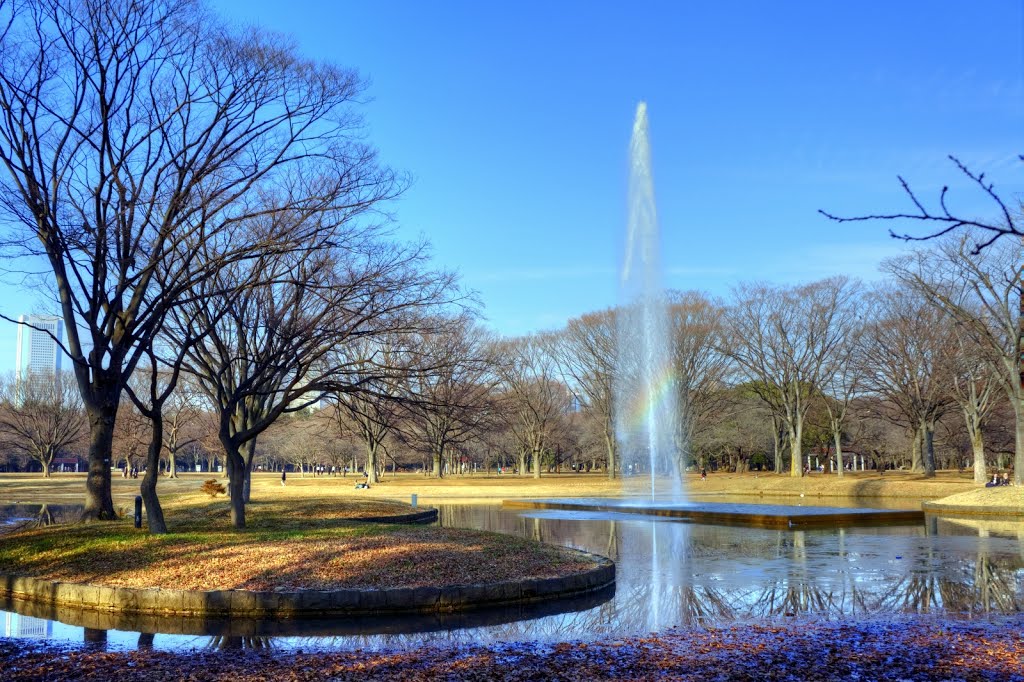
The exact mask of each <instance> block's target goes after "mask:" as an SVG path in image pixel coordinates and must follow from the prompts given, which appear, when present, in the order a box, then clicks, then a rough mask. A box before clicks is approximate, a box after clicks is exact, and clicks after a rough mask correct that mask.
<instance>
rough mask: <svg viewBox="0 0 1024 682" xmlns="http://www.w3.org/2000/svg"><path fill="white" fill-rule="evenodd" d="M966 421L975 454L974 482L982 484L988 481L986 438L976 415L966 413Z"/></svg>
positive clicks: (972, 450)
mask: <svg viewBox="0 0 1024 682" xmlns="http://www.w3.org/2000/svg"><path fill="white" fill-rule="evenodd" d="M964 421H965V422H966V423H967V432H968V434H969V435H970V437H971V452H972V453H973V454H974V482H975V483H978V484H981V483H985V482H986V481H987V480H988V468H987V467H986V466H985V436H984V434H982V432H981V425H980V424H979V423H978V420H977V419H976V418H975V416H974V415H971V414H969V413H968V412H967V411H966V410H965V411H964Z"/></svg>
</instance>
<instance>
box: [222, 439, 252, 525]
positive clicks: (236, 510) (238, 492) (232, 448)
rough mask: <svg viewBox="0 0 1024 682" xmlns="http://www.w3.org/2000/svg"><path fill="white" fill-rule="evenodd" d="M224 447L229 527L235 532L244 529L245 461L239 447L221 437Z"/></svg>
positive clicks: (246, 478)
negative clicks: (229, 517) (229, 513)
mask: <svg viewBox="0 0 1024 682" xmlns="http://www.w3.org/2000/svg"><path fill="white" fill-rule="evenodd" d="M220 442H221V445H223V446H224V460H225V464H226V465H227V470H228V497H230V498H231V525H232V526H234V528H235V529H236V530H241V529H243V528H245V502H246V500H245V482H246V480H248V477H247V476H246V471H245V469H246V466H245V460H244V459H243V458H242V454H241V452H239V446H238V445H236V444H235V443H234V442H233V441H232V440H231V439H230V438H226V437H224V436H221V441H220Z"/></svg>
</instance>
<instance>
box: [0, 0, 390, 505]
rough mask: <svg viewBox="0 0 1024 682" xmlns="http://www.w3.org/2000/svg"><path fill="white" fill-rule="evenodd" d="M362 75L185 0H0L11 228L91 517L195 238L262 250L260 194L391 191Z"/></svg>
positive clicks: (105, 493)
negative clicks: (61, 341) (123, 418)
mask: <svg viewBox="0 0 1024 682" xmlns="http://www.w3.org/2000/svg"><path fill="white" fill-rule="evenodd" d="M360 92H361V85H360V81H359V79H358V78H357V76H356V75H355V74H354V73H352V72H350V71H345V70H342V69H338V68H334V67H330V66H324V65H320V64H315V63H312V62H310V61H307V60H303V59H300V58H298V57H297V56H296V55H295V53H294V50H293V49H292V47H291V46H290V45H288V44H286V43H285V42H284V41H283V40H281V39H280V38H278V37H276V36H272V35H268V34H264V33H261V32H260V31H256V30H244V31H234V30H229V29H227V28H225V27H224V25H222V24H221V23H220V22H219V21H217V20H216V18H215V17H213V16H211V15H210V14H209V13H207V12H206V11H205V10H203V8H202V7H201V6H200V5H199V4H198V3H197V2H194V1H193V0H158V1H156V2H149V3H138V2H133V1H131V0H26V1H25V2H5V3H3V4H0V163H2V164H3V167H4V168H5V169H6V171H7V173H6V174H5V177H6V179H5V180H3V181H2V185H0V210H2V211H3V212H4V214H5V216H6V217H7V218H8V224H9V225H11V227H10V228H9V229H8V238H7V240H6V242H5V245H6V247H7V249H8V252H9V253H12V254H15V255H21V254H28V255H30V256H37V255H38V256H40V257H41V258H42V259H43V260H44V261H45V262H46V263H47V264H48V269H47V276H46V278H45V279H46V280H47V281H48V283H49V284H50V285H52V287H53V289H54V294H55V299H56V300H57V301H58V302H59V305H60V309H61V313H62V316H63V318H64V322H65V326H64V328H65V330H66V333H67V342H66V344H65V346H64V348H63V350H64V352H65V353H66V354H67V355H68V356H69V357H70V359H71V361H72V362H73V366H74V371H75V374H76V377H77V380H78V384H79V388H80V390H81V393H82V399H83V402H84V403H85V409H86V412H87V414H88V419H89V424H90V432H91V440H90V447H89V475H88V479H87V483H86V489H87V493H86V506H85V516H86V517H87V518H112V517H113V516H114V515H115V513H114V508H113V502H112V500H111V496H110V457H111V454H110V448H111V438H112V434H113V430H114V423H115V420H116V416H117V410H118V406H119V404H120V400H119V398H120V395H121V392H122V390H123V389H124V387H125V384H126V382H127V380H128V377H130V376H131V374H132V372H133V371H134V369H135V367H136V366H137V365H138V364H140V362H141V361H142V360H143V358H144V357H145V354H146V353H147V352H150V351H148V350H147V349H148V348H149V346H150V345H151V342H152V340H153V339H154V338H155V336H156V335H157V333H158V332H159V328H160V324H161V322H162V318H163V316H164V315H165V313H166V311H167V308H168V307H173V306H174V305H176V304H177V302H178V301H179V299H180V298H182V297H188V296H189V295H190V293H189V292H191V291H192V289H193V287H194V286H195V284H196V283H197V282H198V281H201V280H203V279H205V278H207V277H208V276H209V271H210V267H211V264H210V263H209V262H208V260H207V258H206V256H207V255H208V254H209V253H210V252H215V253H217V254H218V255H219V258H220V259H222V260H225V261H228V262H230V261H232V260H237V259H241V258H245V257H248V255H249V254H251V253H252V252H253V251H257V252H259V251H262V248H263V245H262V244H260V243H253V242H252V241H251V240H250V239H248V238H246V237H245V235H244V233H243V232H240V231H238V230H236V227H237V226H238V225H243V224H245V223H247V222H249V221H250V220H251V219H253V217H255V216H260V215H265V214H266V213H267V212H268V210H274V211H278V210H282V209H285V208H287V209H289V210H292V211H294V212H298V213H301V214H303V215H305V216H307V217H308V216H313V215H320V214H322V213H325V212H331V213H333V212H336V211H338V210H345V211H348V212H350V213H351V212H357V211H358V210H359V208H360V207H362V208H365V207H369V206H372V205H373V204H375V203H376V202H377V201H379V200H380V199H382V198H386V197H389V196H393V195H394V194H395V192H396V183H395V178H394V176H393V175H392V174H391V173H390V172H388V171H387V170H381V169H379V168H378V167H377V165H376V164H375V162H374V158H373V152H372V151H371V150H370V149H369V148H368V147H367V146H366V145H365V144H363V142H362V141H361V140H360V139H359V137H358V128H359V120H358V118H357V117H356V116H354V115H353V113H352V111H351V109H350V106H349V105H350V104H351V103H352V102H354V101H355V99H356V98H357V97H358V95H359V93H360ZM314 222H315V221H297V222H296V223H294V224H292V225H287V226H285V227H286V228H287V231H286V232H285V233H284V234H281V235H276V238H277V241H280V240H286V241H288V242H289V243H292V244H307V243H309V242H310V241H315V240H311V239H310V235H309V234H308V233H306V234H303V233H301V231H300V230H298V229H297V228H296V226H302V225H306V226H308V225H310V224H311V223H314ZM184 245H188V246H189V248H184ZM206 245H217V246H218V248H217V249H209V250H208V249H207V248H205V247H206ZM183 256H184V257H183ZM219 265H220V264H217V266H218V267H219ZM160 272H163V273H164V275H163V278H162V280H163V282H162V286H156V284H155V278H156V277H157V275H158V273H160Z"/></svg>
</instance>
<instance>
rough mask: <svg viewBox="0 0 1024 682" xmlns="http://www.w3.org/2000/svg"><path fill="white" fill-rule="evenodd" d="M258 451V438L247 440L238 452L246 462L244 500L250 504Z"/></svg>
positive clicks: (243, 488)
mask: <svg viewBox="0 0 1024 682" xmlns="http://www.w3.org/2000/svg"><path fill="white" fill-rule="evenodd" d="M255 452H256V439H255V438H253V439H251V440H247V441H245V442H244V443H242V445H241V446H239V448H238V454H239V455H240V456H241V457H242V461H243V462H244V463H245V478H244V480H243V481H242V500H243V501H244V502H245V503H246V504H249V503H250V502H252V461H253V455H254V454H255Z"/></svg>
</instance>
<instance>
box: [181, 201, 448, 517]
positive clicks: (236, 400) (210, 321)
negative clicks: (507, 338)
mask: <svg viewBox="0 0 1024 682" xmlns="http://www.w3.org/2000/svg"><path fill="white" fill-rule="evenodd" d="M286 218H287V216H280V219H286ZM331 240H332V241H333V242H334V243H336V244H337V246H335V247H334V248H326V247H325V248H323V249H320V250H319V251H318V252H316V253H299V252H295V253H280V254H275V255H273V256H272V257H267V258H264V259H262V260H261V261H260V262H259V263H253V264H246V266H245V267H247V268H254V269H258V271H259V273H260V277H261V278H262V279H263V280H264V282H265V283H263V284H259V285H256V286H251V287H247V288H245V289H242V290H240V291H233V292H231V293H230V294H224V293H223V292H224V290H225V289H226V288H227V284H228V282H230V281H251V279H252V278H251V277H249V276H248V275H247V274H246V273H245V272H238V269H237V268H227V269H224V270H223V271H222V272H221V273H220V274H218V276H216V277H211V278H209V279H208V280H206V281H204V282H203V283H201V284H200V285H199V288H200V291H201V292H202V293H203V294H204V295H202V296H200V297H198V298H197V299H196V301H195V303H194V304H190V305H187V306H182V307H181V308H180V309H178V310H176V312H175V323H174V336H175V338H176V339H178V341H179V343H183V342H184V341H185V340H186V339H194V335H193V333H192V331H191V330H192V325H199V327H200V328H201V329H203V330H204V335H203V336H202V338H200V339H195V340H194V345H193V346H192V347H191V348H190V349H189V350H188V351H187V356H188V357H187V360H186V363H185V367H186V369H187V371H188V372H190V373H191V374H192V375H193V376H195V377H196V378H197V380H198V382H199V385H200V386H201V387H202V388H203V390H204V391H205V392H206V394H207V396H208V398H209V399H210V400H211V402H212V404H213V405H214V408H215V410H216V412H217V414H218V416H219V422H220V423H219V438H220V442H221V444H222V445H223V447H224V451H225V455H226V457H227V464H228V477H229V482H230V485H229V490H230V493H231V504H232V521H233V523H234V525H235V527H236V528H243V527H244V526H245V503H246V501H247V500H248V497H249V485H248V481H249V477H250V474H251V471H252V465H253V461H254V460H253V454H254V446H255V439H256V437H257V436H259V434H260V433H261V432H263V431H264V430H266V429H267V427H269V426H270V425H271V424H272V423H273V422H274V421H275V420H276V419H277V418H278V417H279V416H281V415H282V414H285V413H290V412H296V411H300V410H302V409H304V408H305V407H307V406H308V405H311V404H313V403H315V402H317V401H319V400H320V399H321V398H322V397H323V396H324V395H325V394H327V393H328V392H334V393H337V392H355V391H359V390H370V388H371V387H372V383H371V379H372V376H370V375H369V374H368V370H370V369H371V367H370V366H369V365H367V363H365V362H364V361H362V360H360V359H359V357H358V354H356V355H349V354H345V353H339V352H337V349H338V348H340V347H344V346H346V345H348V344H353V343H362V342H371V343H372V342H373V340H374V339H384V338H402V337H405V336H411V335H414V334H417V333H419V332H421V331H422V328H423V326H422V325H423V320H424V319H425V318H426V317H428V316H429V313H430V312H431V311H434V310H435V309H438V308H439V307H441V306H444V305H447V304H448V303H450V302H451V301H452V300H454V299H455V298H458V297H459V296H460V295H461V294H459V292H458V290H457V288H456V287H455V286H454V283H453V278H452V276H451V275H449V274H447V273H443V272H435V271H430V270H427V269H426V268H425V264H426V260H427V253H426V247H425V246H424V245H422V244H415V245H399V244H393V243H389V242H387V241H384V240H382V239H381V238H380V237H379V232H378V230H377V229H376V228H373V227H368V226H363V227H357V226H355V225H354V224H350V223H348V222H347V218H344V219H342V222H340V223H337V224H335V225H334V226H333V227H332V236H331ZM221 279H223V280H224V281H220V280H221ZM207 289H208V290H209V295H205V291H206V290H207ZM224 296H227V298H228V300H229V301H230V305H227V304H215V303H214V302H215V301H216V300H217V299H218V298H219V297H224ZM218 309H219V310H222V311H224V313H223V316H222V317H220V319H217V318H215V317H214V318H211V310H218ZM378 369H379V374H378V375H377V376H380V377H382V378H387V376H388V375H387V371H388V368H387V367H384V366H380V367H378ZM363 386H366V387H367V388H366V389H363V388H362V387H363Z"/></svg>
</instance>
